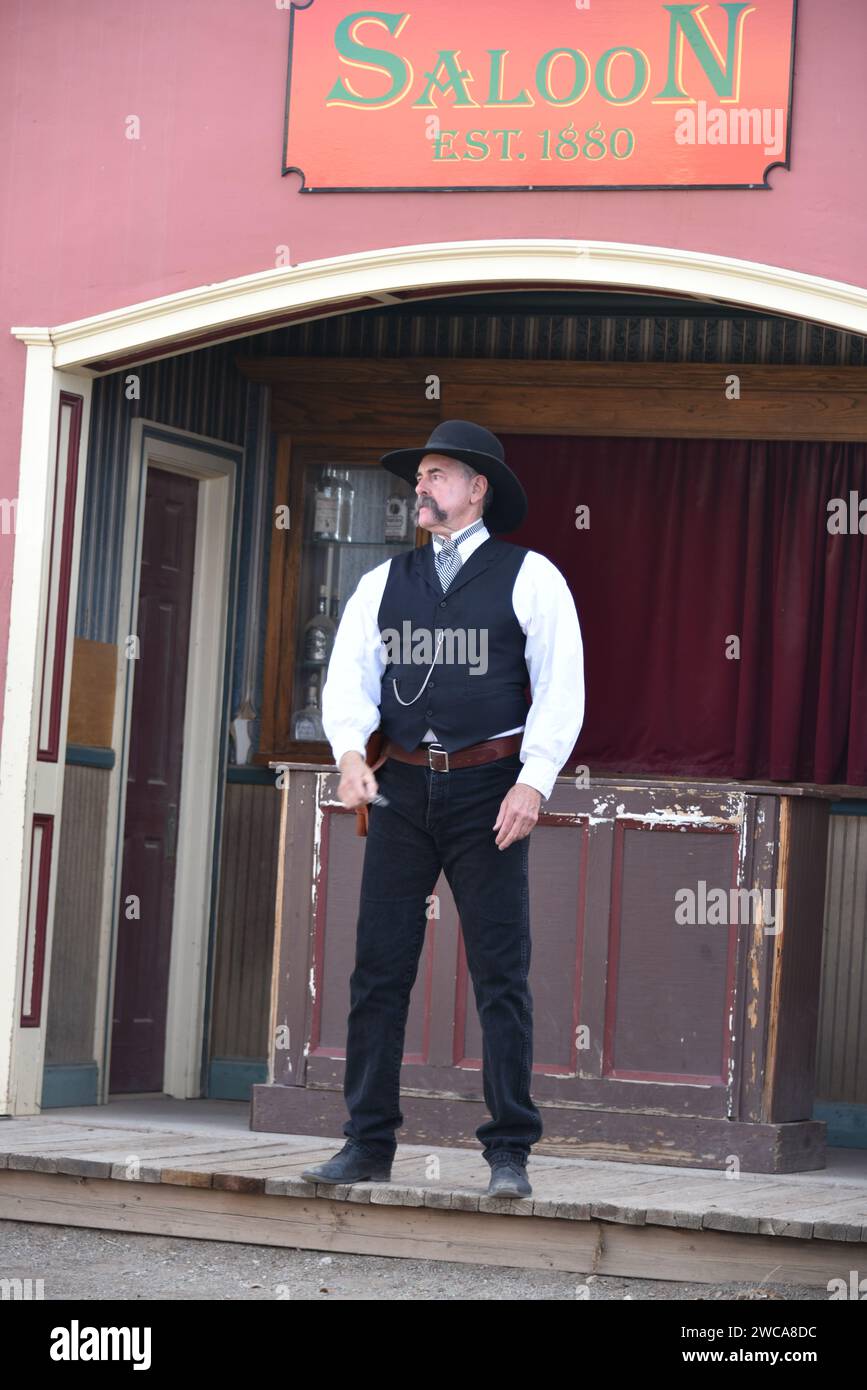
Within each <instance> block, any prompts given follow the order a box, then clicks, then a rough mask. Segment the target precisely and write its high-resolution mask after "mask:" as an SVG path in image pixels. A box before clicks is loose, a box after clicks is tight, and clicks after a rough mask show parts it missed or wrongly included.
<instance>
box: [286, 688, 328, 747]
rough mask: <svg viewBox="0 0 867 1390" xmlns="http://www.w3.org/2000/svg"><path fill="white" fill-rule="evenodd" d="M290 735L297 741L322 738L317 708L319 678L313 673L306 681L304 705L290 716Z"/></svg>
mask: <svg viewBox="0 0 867 1390" xmlns="http://www.w3.org/2000/svg"><path fill="white" fill-rule="evenodd" d="M292 737H293V738H294V739H297V740H298V741H299V742H303V741H307V742H312V741H315V740H320V741H321V740H323V739H324V738H325V730H324V729H323V727H322V713H321V711H320V708H319V679H318V675H317V674H316V673H314V674H313V675H312V676H311V677H310V680H309V681H308V682H307V686H306V690H305V694H304V706H303V708H302V709H299V710H296V712H295V714H293V716H292Z"/></svg>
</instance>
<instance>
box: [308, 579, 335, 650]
mask: <svg viewBox="0 0 867 1390" xmlns="http://www.w3.org/2000/svg"><path fill="white" fill-rule="evenodd" d="M334 631H335V623H334V619H333V618H332V617H331V615H330V614H329V612H328V589H327V588H326V586H325V585H324V584H321V585H320V586H319V603H318V606H317V609H316V612H315V613H314V614H313V615H312V617H310V618H308V619H307V622H306V623H305V624H304V635H303V637H302V641H301V653H302V657H301V659H302V660H303V661H315V662H316V664H317V665H322V666H324V665H325V663H326V662H327V661H328V658H329V657H330V656H331V648H332V646H333V645H334Z"/></svg>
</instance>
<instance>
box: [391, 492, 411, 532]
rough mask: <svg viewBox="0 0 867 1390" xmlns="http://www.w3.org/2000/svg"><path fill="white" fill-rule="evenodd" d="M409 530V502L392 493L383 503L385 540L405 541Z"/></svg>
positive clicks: (397, 493) (398, 494)
mask: <svg viewBox="0 0 867 1390" xmlns="http://www.w3.org/2000/svg"><path fill="white" fill-rule="evenodd" d="M408 530H409V501H408V499H407V498H406V497H401V495H400V493H399V492H393V493H392V494H391V496H390V497H388V498H387V499H386V503H385V539H386V540H387V541H405V540H406V538H407V532H408Z"/></svg>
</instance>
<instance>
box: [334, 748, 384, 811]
mask: <svg viewBox="0 0 867 1390" xmlns="http://www.w3.org/2000/svg"><path fill="white" fill-rule="evenodd" d="M339 766H340V772H341V777H340V786H339V787H338V788H337V795H338V796H339V797H340V800H341V801H342V802H343V805H344V806H345V807H346V808H347V810H349V811H356V810H358V808H359V806H366V805H367V803H368V802H369V801H372V800H373V798H374V797H375V796H376V793H377V792H378V791H379V785H378V783H377V780H376V778H375V777H374V775H373V772H372V771H371V769H370V767H369V765H368V764H367V763H366V762H365V760H364V758H363V757H362V755H361V754H360V753H355V752H350V753H344V754H343V757H342V758H341V759H340V764H339Z"/></svg>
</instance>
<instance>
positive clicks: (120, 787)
mask: <svg viewBox="0 0 867 1390" xmlns="http://www.w3.org/2000/svg"><path fill="white" fill-rule="evenodd" d="M242 453H243V451H242V450H241V449H240V448H236V447H232V446H227V445H226V444H225V443H224V442H223V441H221V440H216V439H210V438H208V437H207V436H205V435H197V434H192V433H190V432H189V431H186V430H179V429H174V428H171V427H168V426H166V425H161V424H160V423H159V422H157V421H153V420H144V419H137V420H135V421H134V422H133V424H132V427H131V432H130V452H129V469H128V474H127V489H126V501H125V509H124V536H123V551H122V562H121V584H120V595H119V602H118V618H117V630H116V633H115V641H116V650H117V665H116V674H115V682H116V683H115V707H114V726H113V730H112V747H113V748H115V749H116V750H117V754H118V756H117V758H116V760H115V766H114V768H113V769H112V773H111V784H110V786H109V794H108V814H107V816H106V853H105V864H104V871H103V872H104V876H103V896H102V900H103V912H102V921H101V924H100V945H99V964H98V980H97V1007H96V1010H95V1029H96V1036H95V1037H94V1054H93V1055H94V1056H95V1057H97V1058H98V1059H100V1096H99V1099H100V1103H107V1102H108V1100H109V1095H110V1091H109V1077H110V1071H111V1031H112V1012H113V1001H114V983H115V969H116V964H117V935H118V927H119V922H120V913H121V911H122V904H121V902H120V886H121V870H122V867H123V835H124V825H125V820H126V785H127V782H126V779H127V770H128V764H129V743H130V734H131V716H132V696H133V665H132V661H131V660H130V659H128V658H127V655H126V646H125V643H126V638H127V636H128V634H130V633H134V632H135V630H136V615H137V613H138V598H139V575H140V566H141V551H142V534H143V530H144V513H145V497H146V490H147V470H148V468H149V467H155V468H161V469H165V470H166V471H168V472H175V473H183V474H186V475H187V476H188V477H194V478H197V479H198V481H199V496H198V508H197V512H196V544H195V556H194V562H193V594H192V611H191V618H190V641H189V649H188V666H187V690H186V698H185V703H184V748H183V757H182V763H181V796H180V804H179V808H178V841H177V859H176V869H175V900H174V909H173V913H172V945H171V956H170V961H169V990H168V1009H167V1014H166V1046H165V1059H164V1069H163V1093H164V1094H166V1095H170V1096H174V1097H176V1098H178V1099H189V1098H195V1097H197V1096H199V1095H200V1094H201V1068H202V1048H203V1037H204V1023H205V1008H206V986H207V977H208V961H209V955H210V951H209V947H210V937H211V923H212V919H213V909H214V888H215V883H216V872H215V868H216V856H217V853H218V845H217V837H218V827H219V823H220V820H221V812H222V799H223V785H222V781H221V777H220V773H221V767H222V757H221V750H222V746H223V741H224V735H225V727H226V720H227V717H228V688H227V674H228V651H229V647H230V645H231V643H230V642H229V641H227V637H228V636H230V634H228V633H227V625H228V622H229V616H230V613H231V612H232V611H233V609H234V605H233V604H231V602H230V599H231V594H230V590H231V587H232V583H233V575H234V567H233V563H232V559H233V519H234V514H235V495H236V490H237V484H238V479H239V475H240V466H241V459H242ZM191 792H192V793H194V794H192V795H191Z"/></svg>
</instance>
